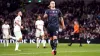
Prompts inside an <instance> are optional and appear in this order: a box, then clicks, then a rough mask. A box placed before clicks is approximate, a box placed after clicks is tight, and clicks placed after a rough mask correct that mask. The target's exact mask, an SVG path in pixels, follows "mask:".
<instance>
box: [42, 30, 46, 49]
mask: <svg viewBox="0 0 100 56" xmlns="http://www.w3.org/2000/svg"><path fill="white" fill-rule="evenodd" d="M41 36H42V43H43V47H44V48H46V40H45V36H44V32H43V31H42V32H41Z"/></svg>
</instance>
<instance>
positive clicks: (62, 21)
mask: <svg viewBox="0 0 100 56" xmlns="http://www.w3.org/2000/svg"><path fill="white" fill-rule="evenodd" d="M61 24H62V27H63V29H65V24H64V19H63V17H61Z"/></svg>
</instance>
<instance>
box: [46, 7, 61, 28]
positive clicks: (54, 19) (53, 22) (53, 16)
mask: <svg viewBox="0 0 100 56" xmlns="http://www.w3.org/2000/svg"><path fill="white" fill-rule="evenodd" d="M45 14H47V15H48V26H50V27H57V28H58V27H59V19H60V17H62V13H61V11H60V10H59V9H54V10H52V9H48V10H46V11H45Z"/></svg>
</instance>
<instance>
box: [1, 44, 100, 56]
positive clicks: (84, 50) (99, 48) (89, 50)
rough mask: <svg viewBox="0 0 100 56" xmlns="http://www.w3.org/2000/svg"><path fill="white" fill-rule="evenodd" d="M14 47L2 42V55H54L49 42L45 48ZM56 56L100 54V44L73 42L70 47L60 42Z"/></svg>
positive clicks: (23, 45)
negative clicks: (81, 44) (17, 48)
mask: <svg viewBox="0 0 100 56" xmlns="http://www.w3.org/2000/svg"><path fill="white" fill-rule="evenodd" d="M14 48H15V44H10V45H9V46H8V47H4V46H3V44H0V56H52V54H51V48H50V45H49V44H47V48H45V49H44V48H43V47H42V44H41V45H40V48H36V44H20V48H19V49H21V50H22V51H14ZM56 56H100V44H89V45H88V44H83V47H79V44H73V45H72V46H71V47H69V46H68V44H66V43H60V44H58V48H57V55H56Z"/></svg>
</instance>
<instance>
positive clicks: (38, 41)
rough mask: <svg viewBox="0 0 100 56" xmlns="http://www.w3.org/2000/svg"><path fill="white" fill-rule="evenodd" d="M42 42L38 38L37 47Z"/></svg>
mask: <svg viewBox="0 0 100 56" xmlns="http://www.w3.org/2000/svg"><path fill="white" fill-rule="evenodd" d="M39 43H40V40H39V38H37V47H39Z"/></svg>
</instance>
